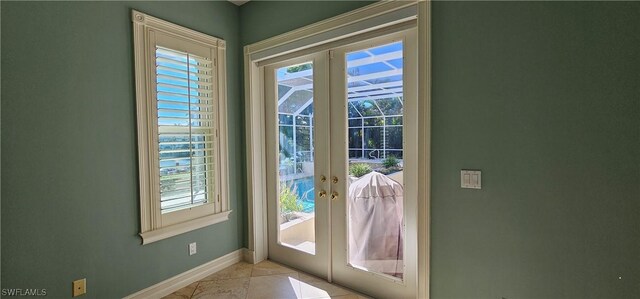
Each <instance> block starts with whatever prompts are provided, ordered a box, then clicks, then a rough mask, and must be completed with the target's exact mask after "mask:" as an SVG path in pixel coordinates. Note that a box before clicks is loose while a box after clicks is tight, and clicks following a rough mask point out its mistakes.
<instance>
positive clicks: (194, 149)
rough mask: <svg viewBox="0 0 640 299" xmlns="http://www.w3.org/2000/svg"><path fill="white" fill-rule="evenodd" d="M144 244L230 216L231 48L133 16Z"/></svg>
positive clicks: (215, 41) (200, 34)
mask: <svg viewBox="0 0 640 299" xmlns="http://www.w3.org/2000/svg"><path fill="white" fill-rule="evenodd" d="M132 17H133V23H134V28H133V30H134V51H135V71H136V101H137V111H138V114H137V117H138V155H139V172H140V214H141V216H140V219H141V226H140V227H141V232H140V235H141V236H142V240H143V244H148V243H151V242H155V241H158V240H161V239H165V238H168V237H171V236H175V235H177V234H180V233H184V232H187V231H191V230H194V229H198V228H201V227H204V226H207V225H211V224H215V223H218V222H221V221H225V220H227V219H228V218H229V214H230V213H231V211H230V210H229V203H228V196H227V189H228V188H227V186H228V185H227V180H226V178H227V150H226V144H227V142H226V140H227V139H226V138H227V134H226V132H227V130H226V86H225V84H226V80H225V73H226V70H225V63H224V62H225V42H224V40H221V39H218V38H215V37H212V36H208V35H205V34H202V33H199V32H196V31H193V30H190V29H187V28H184V27H180V26H178V25H174V24H171V23H169V22H166V21H163V20H160V19H157V18H154V17H151V16H149V15H145V14H143V13H140V12H137V11H133V12H132Z"/></svg>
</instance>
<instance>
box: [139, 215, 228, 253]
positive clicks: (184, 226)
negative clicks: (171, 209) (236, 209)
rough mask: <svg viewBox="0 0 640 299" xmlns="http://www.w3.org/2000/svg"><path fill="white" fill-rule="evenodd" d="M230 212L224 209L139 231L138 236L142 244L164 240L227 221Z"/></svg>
mask: <svg viewBox="0 0 640 299" xmlns="http://www.w3.org/2000/svg"><path fill="white" fill-rule="evenodd" d="M231 212H233V211H226V212H222V213H218V214H213V215H208V216H204V217H200V218H196V219H193V220H189V221H186V222H182V223H178V224H174V225H170V226H167V227H163V228H160V229H156V230H152V231H148V232H144V233H140V237H142V245H146V244H149V243H153V242H156V241H160V240H164V239H167V238H171V237H173V236H176V235H179V234H183V233H186V232H190V231H192V230H196V229H199V228H203V227H205V226H209V225H213V224H216V223H220V222H223V221H227V220H229V214H231Z"/></svg>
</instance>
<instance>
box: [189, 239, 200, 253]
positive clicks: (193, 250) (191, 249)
mask: <svg viewBox="0 0 640 299" xmlns="http://www.w3.org/2000/svg"><path fill="white" fill-rule="evenodd" d="M197 252H198V248H197V247H196V242H193V243H190V244H189V255H194V254H196V253H197Z"/></svg>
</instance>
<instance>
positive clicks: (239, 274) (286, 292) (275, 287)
mask: <svg viewBox="0 0 640 299" xmlns="http://www.w3.org/2000/svg"><path fill="white" fill-rule="evenodd" d="M164 298H165V299H179V298H216V299H254V298H264V299H288V298H295V299H325V298H335V299H364V298H368V297H365V296H363V295H360V294H358V293H356V292H354V291H351V290H348V289H346V288H343V287H340V286H337V285H334V284H331V283H328V282H327V281H325V280H323V279H322V278H318V277H315V276H311V275H309V274H306V273H303V272H300V271H297V270H294V269H291V268H287V267H285V266H282V265H280V264H276V263H274V262H271V261H264V262H260V263H258V264H255V265H252V264H248V263H245V262H240V263H237V264H235V265H233V266H231V267H228V268H225V269H223V270H221V271H219V272H216V273H214V274H212V275H210V276H208V277H206V278H204V279H202V280H200V281H197V282H194V283H192V284H190V285H188V286H186V287H184V288H182V289H180V290H178V291H176V292H175V293H173V294H170V295H169V296H166V297H164Z"/></svg>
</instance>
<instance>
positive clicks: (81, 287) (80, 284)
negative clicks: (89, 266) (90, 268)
mask: <svg viewBox="0 0 640 299" xmlns="http://www.w3.org/2000/svg"><path fill="white" fill-rule="evenodd" d="M86 293H87V279H86V278H83V279H78V280H76V281H74V282H73V297H78V296H80V295H84V294H86Z"/></svg>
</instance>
